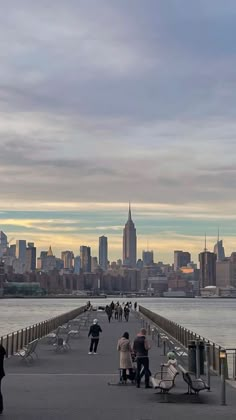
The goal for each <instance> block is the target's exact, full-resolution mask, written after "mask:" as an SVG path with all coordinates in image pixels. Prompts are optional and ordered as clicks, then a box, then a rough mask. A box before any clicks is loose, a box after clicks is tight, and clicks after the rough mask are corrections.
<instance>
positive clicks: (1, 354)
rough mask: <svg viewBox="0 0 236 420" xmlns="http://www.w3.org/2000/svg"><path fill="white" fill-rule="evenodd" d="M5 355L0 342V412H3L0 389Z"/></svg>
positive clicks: (3, 373)
mask: <svg viewBox="0 0 236 420" xmlns="http://www.w3.org/2000/svg"><path fill="white" fill-rule="evenodd" d="M5 355H6V350H5V349H4V347H3V346H2V345H1V344H0V414H2V412H3V397H2V391H1V382H2V378H4V376H5V372H4V366H3V364H4V357H5Z"/></svg>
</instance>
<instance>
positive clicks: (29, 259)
mask: <svg viewBox="0 0 236 420" xmlns="http://www.w3.org/2000/svg"><path fill="white" fill-rule="evenodd" d="M35 270H36V247H35V246H34V243H33V242H28V247H27V248H26V264H25V271H27V272H30V271H35Z"/></svg>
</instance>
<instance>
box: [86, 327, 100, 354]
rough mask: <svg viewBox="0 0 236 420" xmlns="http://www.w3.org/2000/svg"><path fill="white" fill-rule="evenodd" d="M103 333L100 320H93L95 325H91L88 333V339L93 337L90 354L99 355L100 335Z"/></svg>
mask: <svg viewBox="0 0 236 420" xmlns="http://www.w3.org/2000/svg"><path fill="white" fill-rule="evenodd" d="M101 332H102V329H101V327H100V325H98V320H97V319H94V320H93V325H91V327H90V329H89V333H88V337H90V335H91V342H90V348H89V352H88V354H97V348H98V342H99V334H100V333H101Z"/></svg>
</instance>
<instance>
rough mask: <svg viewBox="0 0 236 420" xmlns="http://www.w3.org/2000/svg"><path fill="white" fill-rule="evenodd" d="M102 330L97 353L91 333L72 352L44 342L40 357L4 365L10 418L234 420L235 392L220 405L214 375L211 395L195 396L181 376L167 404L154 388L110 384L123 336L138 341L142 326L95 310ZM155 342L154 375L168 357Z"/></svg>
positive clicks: (115, 373) (132, 319) (229, 392)
mask: <svg viewBox="0 0 236 420" xmlns="http://www.w3.org/2000/svg"><path fill="white" fill-rule="evenodd" d="M93 315H94V318H97V319H99V323H100V325H101V327H102V329H103V333H102V337H101V339H100V342H99V347H98V354H97V355H88V346H89V339H88V338H87V330H83V331H82V332H81V336H80V338H78V339H71V341H70V343H71V348H72V349H71V350H70V351H69V352H68V353H62V354H57V353H55V352H54V351H53V350H52V345H49V344H46V343H40V345H39V347H38V355H39V359H38V360H35V361H34V362H33V363H31V364H29V365H27V364H26V363H25V362H23V361H21V360H19V358H16V357H12V358H10V359H8V360H6V362H5V370H6V377H5V378H4V379H3V381H2V391H3V396H4V405H5V410H4V414H3V418H4V419H6V420H8V419H9V420H34V419H35V420H39V419H40V420H42V419H43V420H49V419H50V420H62V419H63V420H65V419H67V420H74V419H76V420H78V419H82V420H92V419H102V420H111V419H112V420H118V419H119V420H120V419H122V420H126V419H127V420H128V419H129V420H154V419H155V420H156V419H163V420H164V419H169V420H172V419H181V420H184V419H186V420H187V419H188V420H189V419H191V420H195V419H214V420H216V419H222V418H224V419H233V418H234V417H235V415H236V390H235V389H233V388H231V387H229V386H227V406H221V405H220V380H219V378H218V377H212V384H211V385H212V387H211V389H212V391H211V392H206V391H203V392H202V393H200V394H199V396H198V397H196V396H188V395H184V393H185V392H186V387H187V385H186V383H184V382H183V379H182V377H181V375H179V377H178V378H177V382H176V387H175V388H173V389H172V390H171V392H170V396H169V397H168V400H169V402H168V403H162V402H161V401H162V400H163V399H162V398H161V397H162V396H161V395H156V394H155V392H156V391H155V390H154V389H145V388H144V385H143V384H142V385H141V388H140V389H137V388H136V387H135V385H131V384H130V385H126V386H125V385H123V386H109V385H108V382H109V381H112V382H116V381H117V382H118V380H119V376H118V367H119V354H118V352H117V350H116V346H117V340H118V338H119V337H120V336H121V335H122V334H123V333H124V332H125V331H129V333H130V337H131V339H133V338H134V337H135V335H136V333H137V332H138V330H139V329H140V322H139V321H138V320H137V319H136V318H135V317H134V316H133V315H131V316H130V320H129V322H128V323H126V322H124V321H123V322H121V323H120V322H118V321H116V320H112V321H111V323H110V324H109V323H108V321H107V317H106V314H104V313H102V312H94V313H93ZM161 353H162V349H161V348H157V347H156V345H154V344H153V347H152V349H151V350H150V369H151V371H152V372H153V373H154V372H156V371H158V370H159V367H160V364H161V363H162V362H163V360H164V359H166V357H163V356H162V355H161Z"/></svg>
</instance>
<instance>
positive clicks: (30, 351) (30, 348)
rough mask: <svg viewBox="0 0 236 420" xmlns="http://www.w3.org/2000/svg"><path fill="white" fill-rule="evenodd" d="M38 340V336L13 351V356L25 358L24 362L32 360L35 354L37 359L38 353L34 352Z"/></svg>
mask: <svg viewBox="0 0 236 420" xmlns="http://www.w3.org/2000/svg"><path fill="white" fill-rule="evenodd" d="M38 342H39V339H38V338H37V339H36V340H33V341H31V342H30V343H29V344H28V345H27V346H26V347H24V348H23V349H22V350H19V351H18V352H17V353H15V356H19V357H21V359H22V360H25V361H26V362H28V361H30V360H33V355H35V356H36V357H37V359H38V355H37V353H36V347H37V345H38Z"/></svg>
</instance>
